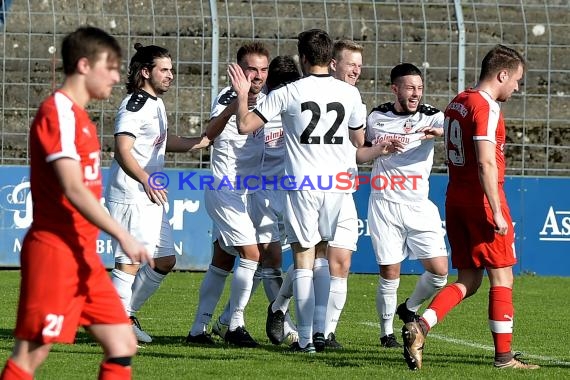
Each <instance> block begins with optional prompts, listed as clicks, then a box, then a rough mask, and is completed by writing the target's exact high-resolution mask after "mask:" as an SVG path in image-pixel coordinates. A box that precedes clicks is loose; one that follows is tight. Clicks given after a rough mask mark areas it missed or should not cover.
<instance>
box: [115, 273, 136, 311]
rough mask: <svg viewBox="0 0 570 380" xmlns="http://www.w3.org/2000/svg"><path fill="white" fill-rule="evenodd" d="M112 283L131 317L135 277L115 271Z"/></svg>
mask: <svg viewBox="0 0 570 380" xmlns="http://www.w3.org/2000/svg"><path fill="white" fill-rule="evenodd" d="M111 281H112V282H113V286H114V287H115V289H117V293H119V297H120V298H121V302H122V303H123V307H124V308H125V311H126V312H127V314H129V315H130V308H131V297H132V295H133V282H135V275H134V274H129V273H127V272H123V271H122V270H119V269H113V270H112V271H111Z"/></svg>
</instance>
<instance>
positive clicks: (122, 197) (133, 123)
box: [105, 43, 201, 343]
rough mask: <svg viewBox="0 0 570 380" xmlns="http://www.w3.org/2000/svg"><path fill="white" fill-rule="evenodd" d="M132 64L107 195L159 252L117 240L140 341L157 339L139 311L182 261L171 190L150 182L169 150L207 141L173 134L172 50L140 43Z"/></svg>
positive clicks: (123, 291) (117, 272) (112, 208)
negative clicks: (137, 252) (169, 101)
mask: <svg viewBox="0 0 570 380" xmlns="http://www.w3.org/2000/svg"><path fill="white" fill-rule="evenodd" d="M135 49H136V50H137V52H136V53H135V55H134V56H133V57H132V59H131V62H130V64H129V74H128V81H127V86H126V87H127V96H126V97H125V98H124V99H123V101H122V102H121V105H120V107H119V110H118V112H117V117H116V119H115V154H114V159H113V162H112V164H111V169H110V174H109V180H108V183H107V186H106V194H105V199H106V202H107V208H108V209H109V212H110V214H111V216H112V217H113V218H115V219H116V220H117V221H119V222H120V223H121V224H122V225H123V226H124V227H126V228H127V229H128V231H129V232H130V233H131V234H132V235H133V236H136V237H137V239H138V240H139V241H141V242H142V243H143V244H145V246H146V247H147V249H148V251H149V252H152V253H153V256H154V259H155V265H156V266H155V267H154V268H151V267H150V266H149V265H143V266H142V267H141V266H140V264H139V263H136V262H133V261H132V260H131V259H130V258H129V257H128V256H127V255H126V254H125V252H124V251H123V249H122V248H121V246H120V245H119V243H118V241H117V240H115V239H112V244H113V252H114V254H115V269H113V271H112V274H111V277H112V280H113V284H114V286H115V288H116V289H117V292H118V293H119V295H120V297H121V300H122V302H123V305H124V306H125V309H126V311H127V314H128V315H129V316H130V318H131V322H132V324H133V329H134V331H135V335H136V336H137V339H138V341H139V342H144V343H150V342H151V341H152V338H151V337H150V336H149V335H148V334H147V333H146V332H145V331H144V330H142V328H141V327H140V324H139V322H138V320H137V318H136V316H135V313H136V312H137V311H138V310H139V309H140V308H141V307H142V305H143V304H144V303H145V302H146V300H147V299H148V298H149V297H150V296H151V295H152V294H154V292H155V291H156V290H157V289H158V287H159V286H160V283H161V282H162V280H163V279H164V277H165V276H166V274H167V273H169V272H170V271H171V270H172V268H173V267H174V265H175V264H176V256H175V252H174V241H173V237H172V229H171V226H170V223H169V221H168V218H167V217H166V212H165V210H164V205H165V204H166V203H167V192H166V190H165V189H162V188H160V187H158V188H157V187H153V186H152V183H150V182H149V178H150V176H151V175H152V174H153V173H154V172H159V171H162V170H163V168H164V153H165V151H168V152H185V151H188V150H190V149H191V148H193V147H196V146H197V144H198V143H199V142H200V141H201V138H198V137H194V138H186V137H179V136H175V135H171V134H169V132H168V123H167V118H166V110H165V108H164V103H163V102H162V99H161V98H160V97H159V96H160V95H162V94H164V93H165V92H166V91H168V89H169V88H170V86H171V84H172V81H173V79H174V75H173V73H172V60H171V57H170V53H169V52H168V50H167V49H165V48H163V47H159V46H155V45H149V46H142V45H141V44H140V43H136V44H135Z"/></svg>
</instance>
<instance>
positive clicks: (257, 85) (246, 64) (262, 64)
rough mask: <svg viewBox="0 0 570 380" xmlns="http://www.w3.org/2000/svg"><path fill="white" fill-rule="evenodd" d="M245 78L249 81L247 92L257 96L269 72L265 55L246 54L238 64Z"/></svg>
mask: <svg viewBox="0 0 570 380" xmlns="http://www.w3.org/2000/svg"><path fill="white" fill-rule="evenodd" d="M239 65H240V67H241V69H242V70H243V73H244V74H245V76H246V77H248V78H250V79H251V88H250V89H249V92H250V93H252V94H259V93H260V92H261V90H262V89H263V86H265V81H266V80H267V74H268V72H269V60H268V59H267V57H266V56H265V55H259V54H247V55H245V56H244V57H243V59H242V61H241V62H240V63H239Z"/></svg>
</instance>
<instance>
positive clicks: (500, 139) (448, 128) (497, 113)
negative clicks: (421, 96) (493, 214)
mask: <svg viewBox="0 0 570 380" xmlns="http://www.w3.org/2000/svg"><path fill="white" fill-rule="evenodd" d="M505 137H506V134H505V121H504V119H503V115H502V113H501V108H500V106H499V103H497V102H496V101H495V100H493V99H492V98H491V97H490V96H489V94H487V93H486V92H484V91H478V90H474V89H468V90H466V91H463V92H462V93H460V94H459V95H457V96H456V97H455V98H454V99H453V100H452V101H451V103H449V105H448V106H447V108H446V110H445V144H446V159H447V166H448V169H449V185H448V187H447V197H446V203H447V204H456V205H479V206H480V205H483V204H485V205H488V201H487V198H486V197H485V193H484V192H483V188H482V187H481V184H480V182H479V166H478V164H477V155H476V153H475V141H481V140H485V141H490V142H492V143H494V144H495V146H496V148H495V157H496V160H497V169H498V178H497V179H498V184H499V193H500V196H501V198H502V199H503V200H504V192H503V191H502V187H503V183H504V182H505V156H504V152H503V150H504V146H505Z"/></svg>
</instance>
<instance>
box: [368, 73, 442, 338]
mask: <svg viewBox="0 0 570 380" xmlns="http://www.w3.org/2000/svg"><path fill="white" fill-rule="evenodd" d="M390 80H391V83H392V84H391V90H392V92H393V94H394V97H395V99H394V102H393V103H384V104H381V105H380V106H378V107H376V108H374V109H373V110H372V112H371V113H370V114H369V115H368V119H367V123H366V125H367V126H366V146H365V147H362V148H359V149H358V152H357V161H358V162H359V163H363V162H367V161H371V160H374V167H373V169H372V174H371V179H370V183H371V195H370V200H369V203H368V225H369V228H370V237H371V240H372V245H373V247H374V251H375V253H376V262H377V263H378V265H379V269H380V277H379V282H378V288H377V291H376V309H377V311H378V317H379V319H380V330H381V332H380V340H381V345H382V346H383V347H387V348H398V347H401V345H400V344H399V343H398V342H397V340H396V338H395V337H394V331H393V321H394V314H395V313H397V314H398V316H399V317H400V319H402V321H403V322H404V323H407V322H409V321H411V320H414V319H415V318H416V312H417V311H418V309H419V308H420V306H421V304H422V303H423V302H424V301H425V300H427V299H429V298H431V297H432V296H433V295H434V294H435V293H436V292H437V291H438V290H439V289H441V288H442V287H443V286H444V285H445V284H446V282H447V266H448V264H447V250H446V247H445V242H444V231H443V228H442V226H441V218H440V215H439V211H438V209H437V207H436V206H435V205H434V204H433V202H431V201H430V200H429V199H428V192H429V175H430V172H431V168H432V165H433V153H434V139H433V138H434V137H439V136H442V135H443V113H442V112H441V111H439V110H438V109H436V108H434V107H432V106H429V105H427V104H422V103H421V99H422V95H423V88H424V86H423V78H422V73H421V71H420V70H419V69H418V68H417V67H416V66H414V65H412V64H410V63H402V64H399V65H397V66H395V67H394V68H393V69H392V71H391V73H390ZM406 257H409V258H410V259H419V260H420V261H421V262H422V265H423V267H424V269H425V272H424V273H423V274H422V275H421V276H420V278H419V280H418V282H417V284H416V287H415V289H414V291H413V292H412V294H411V295H410V297H409V298H408V299H407V300H406V302H404V303H402V304H400V305H399V306H398V307H397V308H396V306H397V290H398V286H399V284H400V266H401V262H402V261H403V260H404V259H405V258H406Z"/></svg>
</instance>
